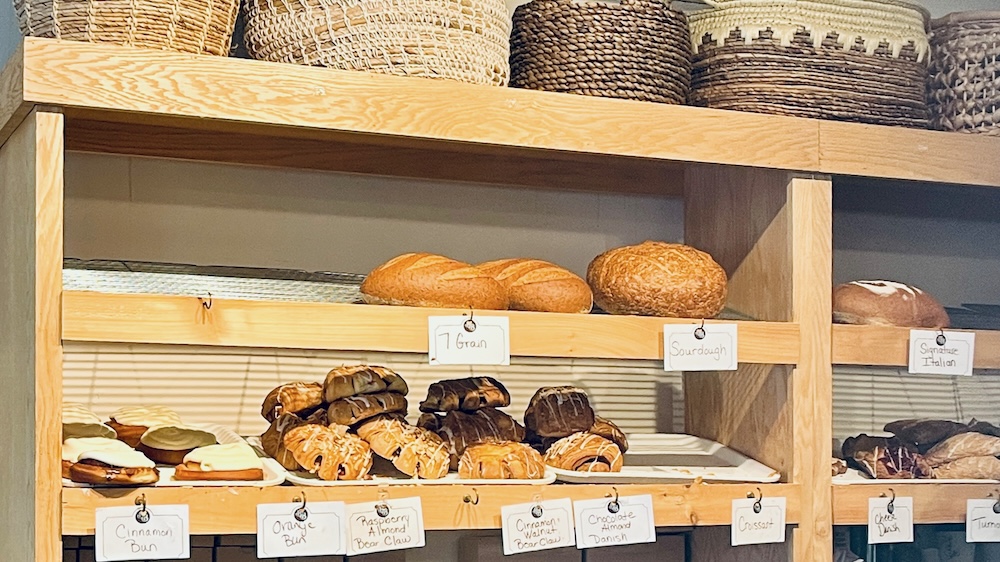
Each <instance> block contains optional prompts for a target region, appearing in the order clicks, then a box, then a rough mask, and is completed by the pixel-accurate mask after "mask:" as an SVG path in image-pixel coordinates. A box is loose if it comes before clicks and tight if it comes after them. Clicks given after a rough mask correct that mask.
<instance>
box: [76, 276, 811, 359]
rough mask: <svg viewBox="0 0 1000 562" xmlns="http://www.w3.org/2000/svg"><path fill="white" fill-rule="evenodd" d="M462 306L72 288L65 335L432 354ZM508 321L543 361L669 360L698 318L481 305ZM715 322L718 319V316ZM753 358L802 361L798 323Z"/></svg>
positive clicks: (772, 335)
mask: <svg viewBox="0 0 1000 562" xmlns="http://www.w3.org/2000/svg"><path fill="white" fill-rule="evenodd" d="M462 312H463V311H461V310H456V309H430V308H411V307H394V306H373V305H360V304H330V303H286V302H265V301H245V300H228V299H213V301H212V308H211V309H210V310H209V309H206V308H205V307H203V306H202V304H201V302H200V301H199V300H198V299H197V298H195V297H178V296H163V295H108V294H101V293H87V292H66V293H65V294H64V295H63V339H65V340H67V341H103V342H123V343H160V344H180V345H223V346H239V347H281V348H304V349H342V350H372V351H398V352H412V353H427V317H428V316H434V315H456V314H462ZM479 314H490V315H503V316H507V317H509V318H510V329H511V342H510V343H511V353H512V354H513V355H521V356H542V357H607V358H620V359H662V358H663V336H662V334H663V325H664V324H667V323H671V324H676V323H690V324H692V325H693V324H694V323H696V322H700V320H686V319H671V318H644V317H638V316H610V315H597V314H592V315H585V314H554V313H537V312H514V311H511V312H506V311H480V312H479ZM709 322H712V321H711V320H710V321H709ZM739 326H740V327H739V335H740V337H739V354H740V355H739V356H740V360H741V361H745V362H748V363H789V364H792V363H795V362H797V361H798V358H799V355H798V347H799V331H798V326H796V325H795V324H790V323H783V322H740V323H739Z"/></svg>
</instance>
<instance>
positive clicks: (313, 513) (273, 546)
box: [257, 502, 347, 558]
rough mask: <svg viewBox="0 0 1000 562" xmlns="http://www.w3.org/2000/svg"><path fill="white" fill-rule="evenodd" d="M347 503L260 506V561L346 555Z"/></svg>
mask: <svg viewBox="0 0 1000 562" xmlns="http://www.w3.org/2000/svg"><path fill="white" fill-rule="evenodd" d="M344 535H345V532H344V502H307V503H306V505H305V506H303V505H302V504H301V503H262V504H257V558H278V557H279V556H323V555H331V554H346V553H347V547H346V544H345V543H346V542H347V541H346V540H345V538H344Z"/></svg>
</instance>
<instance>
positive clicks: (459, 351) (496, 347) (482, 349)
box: [427, 315, 510, 365]
mask: <svg viewBox="0 0 1000 562" xmlns="http://www.w3.org/2000/svg"><path fill="white" fill-rule="evenodd" d="M427 337H428V339H427V357H428V359H430V364H431V365H510V319H509V318H507V317H506V316H475V315H473V317H472V318H471V319H470V318H469V317H468V316H428V317H427Z"/></svg>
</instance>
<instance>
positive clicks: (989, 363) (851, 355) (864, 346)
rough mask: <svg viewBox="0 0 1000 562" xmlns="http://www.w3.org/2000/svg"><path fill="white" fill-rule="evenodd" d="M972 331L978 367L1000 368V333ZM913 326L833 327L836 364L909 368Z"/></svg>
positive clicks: (974, 360) (834, 359)
mask: <svg viewBox="0 0 1000 562" xmlns="http://www.w3.org/2000/svg"><path fill="white" fill-rule="evenodd" d="M956 331H962V332H965V331H973V332H975V334H976V351H975V353H976V355H975V358H974V359H973V366H974V367H975V368H977V369H1000V332H996V331H991V330H956ZM909 349H910V329H909V328H897V327H893V326H852V325H846V324H835V325H834V326H833V364H834V365H874V366H887V367H906V366H907V364H908V363H909Z"/></svg>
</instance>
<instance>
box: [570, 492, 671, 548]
mask: <svg viewBox="0 0 1000 562" xmlns="http://www.w3.org/2000/svg"><path fill="white" fill-rule="evenodd" d="M573 510H574V512H575V515H576V547H577V548H579V549H584V548H595V547H599V546H619V545H623V544H639V543H646V542H656V527H655V526H654V525H653V496H651V495H649V494H645V495H641V496H622V497H620V498H617V499H615V498H600V499H596V500H583V501H577V502H573Z"/></svg>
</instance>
